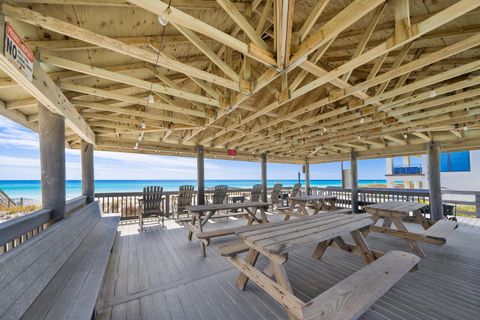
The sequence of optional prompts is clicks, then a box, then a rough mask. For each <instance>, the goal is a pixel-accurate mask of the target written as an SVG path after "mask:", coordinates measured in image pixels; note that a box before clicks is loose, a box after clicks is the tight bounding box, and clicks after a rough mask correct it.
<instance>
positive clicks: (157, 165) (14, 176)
mask: <svg viewBox="0 0 480 320" xmlns="http://www.w3.org/2000/svg"><path fill="white" fill-rule="evenodd" d="M38 148H39V145H38V135H37V134H36V133H35V132H32V131H31V130H29V129H26V128H24V127H22V126H20V125H18V124H16V123H14V122H12V121H10V120H8V119H6V118H4V117H2V116H0V180H38V179H40V158H39V149H38ZM358 166H359V179H384V178H385V160H384V159H374V160H361V161H359V164H358ZM66 167H67V179H69V180H74V179H80V178H81V165H80V152H79V151H78V150H70V149H66ZM345 167H349V164H348V163H345ZM310 168H311V169H310V174H311V179H312V180H313V179H341V169H340V163H338V162H336V163H326V164H315V165H311V167H310ZM301 170H302V168H301V166H300V165H288V164H269V165H268V179H272V180H274V179H279V180H280V179H296V178H297V172H298V171H301ZM205 177H206V179H259V178H260V164H259V163H254V162H242V161H229V160H228V161H227V160H211V159H207V160H205ZM195 178H196V160H195V159H194V158H180V157H167V156H158V155H143V154H129V153H117V152H102V151H96V152H95V179H98V180H110V179H120V180H121V179H125V180H128V179H138V180H142V179H195ZM302 178H303V175H302Z"/></svg>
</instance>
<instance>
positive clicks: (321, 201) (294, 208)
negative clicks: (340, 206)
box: [285, 195, 337, 220]
mask: <svg viewBox="0 0 480 320" xmlns="http://www.w3.org/2000/svg"><path fill="white" fill-rule="evenodd" d="M289 200H290V206H289V207H288V208H287V209H286V210H285V220H289V219H290V216H300V217H301V216H309V214H308V211H307V206H308V207H310V208H313V213H312V215H316V214H318V212H320V210H322V209H326V210H336V206H335V202H336V201H337V197H335V196H329V195H310V196H296V197H290V198H289Z"/></svg>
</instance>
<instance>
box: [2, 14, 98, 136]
mask: <svg viewBox="0 0 480 320" xmlns="http://www.w3.org/2000/svg"><path fill="white" fill-rule="evenodd" d="M4 28H5V20H4V16H3V15H0V34H1V35H2V41H1V43H0V68H1V69H2V70H3V71H4V72H5V73H6V74H7V75H8V76H10V77H11V78H12V79H13V80H15V81H16V82H17V83H18V84H19V85H20V86H21V87H22V88H23V89H24V90H25V91H27V92H28V93H29V94H31V95H32V96H33V97H34V98H35V99H37V100H38V101H39V103H41V104H43V105H44V106H45V107H47V108H48V109H49V110H50V111H51V112H53V113H56V114H59V115H61V116H63V117H64V118H65V123H66V125H67V126H68V127H69V128H71V129H72V130H73V131H74V132H75V133H76V134H78V135H79V136H80V137H81V138H82V139H83V140H85V141H87V142H88V143H91V144H95V133H94V132H93V131H92V129H91V128H90V127H89V125H88V124H87V122H85V120H84V119H83V118H82V116H81V115H80V114H79V113H78V112H77V110H75V108H74V107H73V105H72V104H71V103H70V101H68V99H67V98H66V97H65V96H64V95H63V93H62V91H61V90H60V88H58V87H57V85H56V84H55V83H54V82H53V81H52V79H50V77H49V76H48V74H47V73H46V72H45V70H43V68H42V66H41V65H40V62H38V60H35V62H34V63H33V78H32V80H31V81H30V80H29V79H28V78H27V77H26V76H25V74H24V73H23V71H22V70H20V69H19V68H18V67H17V66H16V65H15V64H13V63H12V62H11V61H10V60H9V59H8V58H7V57H6V56H5V55H4V54H3V52H4V48H3V46H4V44H5V39H4V37H5V30H4ZM4 114H10V115H12V116H14V115H15V116H19V115H18V114H12V113H11V112H9V113H7V112H4ZM22 122H24V121H22Z"/></svg>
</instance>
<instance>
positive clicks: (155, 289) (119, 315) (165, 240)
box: [97, 220, 480, 320]
mask: <svg viewBox="0 0 480 320" xmlns="http://www.w3.org/2000/svg"><path fill="white" fill-rule="evenodd" d="M243 223H244V222H243V221H242V220H240V221H229V222H217V223H214V224H213V223H212V224H209V225H208V227H207V228H210V229H213V228H222V227H227V226H228V227H231V226H233V225H234V224H243ZM167 226H169V227H175V224H174V223H172V222H170V223H168V224H167ZM414 227H416V226H414ZM231 239H232V238H231V237H225V238H222V239H214V240H213V241H212V244H211V245H210V246H209V247H208V248H207V258H206V259H204V258H201V257H200V254H199V245H198V242H197V241H194V242H192V243H190V242H188V241H187V240H186V231H185V229H183V228H171V229H168V230H161V229H160V228H159V227H157V226H154V227H150V228H146V230H145V231H144V232H141V233H140V232H138V230H137V225H122V226H120V227H119V232H118V234H117V238H116V241H115V245H114V249H113V253H112V256H111V259H110V265H109V269H108V274H107V276H106V280H105V283H104V286H103V293H102V296H101V298H100V299H99V301H98V304H97V307H98V309H99V310H100V311H99V314H98V317H99V318H100V319H172V320H173V319H175V320H177V319H204V320H211V319H218V320H224V319H287V317H286V314H285V312H284V310H283V309H282V307H281V306H280V305H278V304H277V303H276V302H275V301H273V300H272V299H271V298H270V297H269V296H267V295H266V294H265V293H264V292H263V291H262V290H260V289H259V288H257V287H256V286H255V285H254V284H253V283H251V282H250V283H249V284H248V285H247V288H246V290H245V291H243V292H242V291H240V290H239V289H238V288H237V287H236V286H235V278H236V276H237V272H236V270H235V269H233V267H232V266H231V265H230V264H229V263H227V261H226V260H225V259H224V258H222V257H220V256H219V255H218V254H217V252H216V247H217V246H218V245H219V244H221V243H223V242H226V241H228V240H231ZM367 241H368V243H369V244H370V246H371V247H372V248H375V249H378V250H382V251H388V250H391V249H401V250H407V246H406V244H405V243H404V242H403V240H401V239H394V238H390V237H385V236H384V235H379V234H371V235H369V236H368V237H367ZM421 247H422V248H423V249H424V251H425V253H426V254H427V256H428V258H427V259H423V260H422V261H421V263H420V269H419V270H418V271H416V272H413V273H410V274H408V275H407V276H406V277H405V278H403V279H402V280H401V281H400V282H399V283H398V284H397V285H395V286H394V287H393V288H392V289H391V290H390V291H389V292H388V293H387V294H386V295H385V296H383V298H381V299H380V300H379V301H378V302H377V303H376V304H375V305H373V306H372V308H370V310H369V311H367V312H366V313H365V314H364V315H363V317H362V319H378V320H380V319H382V320H385V319H404V320H410V319H429V320H434V319H436V320H438V319H472V320H473V319H479V314H480V225H475V221H474V223H473V225H472V224H471V223H469V224H466V223H461V224H460V227H459V228H458V229H457V230H456V231H455V232H454V233H453V234H452V235H451V237H450V238H449V241H448V243H447V244H446V245H444V246H435V245H429V244H423V243H422V244H421ZM312 252H313V246H312V247H310V248H302V249H300V250H297V251H295V252H293V254H292V255H291V256H290V257H289V261H288V262H287V264H286V269H287V273H288V275H289V278H290V281H291V283H292V286H293V290H294V293H295V294H296V295H297V296H298V297H299V298H301V299H302V300H308V299H311V298H312V297H314V296H317V295H318V294H320V293H321V292H323V291H325V290H326V289H328V288H329V287H331V286H333V285H334V284H336V283H338V282H339V281H341V280H342V279H344V278H346V277H347V276H348V275H350V274H352V273H353V272H355V271H356V270H358V269H359V268H361V267H362V266H363V262H362V260H361V259H360V258H359V257H357V256H353V255H350V254H348V253H344V252H340V251H337V250H335V249H328V250H327V252H326V253H325V255H324V256H323V257H322V259H321V260H320V261H318V260H314V259H312V258H311V257H310V255H311V253H312ZM258 264H259V265H260V266H262V265H265V261H264V259H260V260H259V263H258Z"/></svg>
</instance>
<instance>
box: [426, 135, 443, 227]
mask: <svg viewBox="0 0 480 320" xmlns="http://www.w3.org/2000/svg"><path fill="white" fill-rule="evenodd" d="M428 184H429V188H430V218H431V219H433V220H442V219H443V204H442V186H441V182H440V144H439V143H438V142H433V141H431V142H429V143H428Z"/></svg>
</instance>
